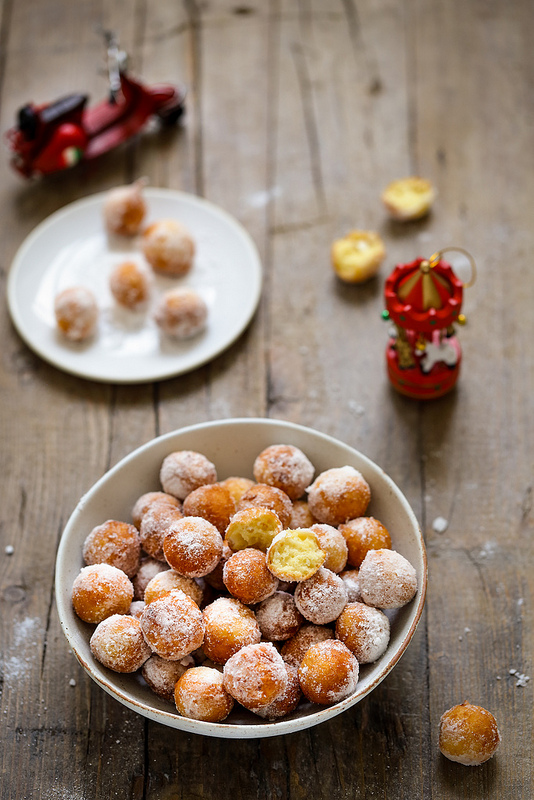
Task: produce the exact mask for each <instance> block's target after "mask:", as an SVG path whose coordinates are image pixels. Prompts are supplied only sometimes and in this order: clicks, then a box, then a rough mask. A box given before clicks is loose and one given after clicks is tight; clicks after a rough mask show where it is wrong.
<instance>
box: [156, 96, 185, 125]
mask: <svg viewBox="0 0 534 800" xmlns="http://www.w3.org/2000/svg"><path fill="white" fill-rule="evenodd" d="M184 113H185V104H184V103H183V102H180V103H177V105H175V106H170V107H167V108H162V109H161V110H160V111H158V112H157V114H158V117H159V119H160V120H161V122H162V123H163V124H164V125H176V123H177V122H178V120H180V119H181V118H182V117H183V115H184Z"/></svg>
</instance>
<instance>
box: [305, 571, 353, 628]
mask: <svg viewBox="0 0 534 800" xmlns="http://www.w3.org/2000/svg"><path fill="white" fill-rule="evenodd" d="M295 604H296V606H297V608H298V610H299V611H300V613H301V614H302V616H303V617H304V618H305V619H307V620H308V622H313V623H314V625H326V624H327V623H329V622H333V621H334V620H335V619H337V617H338V616H339V615H340V614H341V612H342V611H343V609H344V608H345V606H346V605H347V590H346V588H345V584H344V583H343V580H342V579H341V578H340V577H339V575H336V574H335V572H332V571H331V570H329V569H325V567H319V569H318V570H317V572H316V573H315V574H314V575H312V576H311V578H308V579H307V580H305V581H301V582H300V583H299V584H298V585H297V588H296V589H295Z"/></svg>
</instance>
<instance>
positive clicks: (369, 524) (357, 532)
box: [339, 517, 391, 567]
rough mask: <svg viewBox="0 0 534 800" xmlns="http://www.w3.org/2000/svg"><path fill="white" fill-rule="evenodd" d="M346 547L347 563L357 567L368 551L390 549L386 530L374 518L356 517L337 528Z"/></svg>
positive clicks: (389, 540) (389, 537) (389, 539)
mask: <svg viewBox="0 0 534 800" xmlns="http://www.w3.org/2000/svg"><path fill="white" fill-rule="evenodd" d="M339 530H340V532H341V533H342V534H343V536H344V537H345V541H346V543H347V547H348V562H349V564H350V565H351V566H352V567H359V566H360V564H361V563H362V561H363V559H364V558H365V556H366V555H367V553H368V551H369V550H382V549H391V536H390V535H389V531H388V529H387V528H386V527H385V526H384V525H382V523H381V522H379V521H378V520H377V519H375V518H374V517H357V518H356V519H349V521H348V522H345V523H344V524H342V525H340V526H339Z"/></svg>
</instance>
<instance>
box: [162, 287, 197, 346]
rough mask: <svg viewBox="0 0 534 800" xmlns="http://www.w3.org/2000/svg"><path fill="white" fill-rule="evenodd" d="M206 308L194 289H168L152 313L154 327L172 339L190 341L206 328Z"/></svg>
mask: <svg viewBox="0 0 534 800" xmlns="http://www.w3.org/2000/svg"><path fill="white" fill-rule="evenodd" d="M207 319H208V307H207V305H206V303H205V301H204V300H203V299H202V297H201V296H200V295H199V294H198V292H196V291H195V290H194V289H183V288H179V289H169V291H167V292H165V293H164V294H163V295H162V296H161V297H160V299H159V302H158V304H157V306H156V309H155V311H154V321H155V322H156V325H157V326H158V327H159V328H160V329H161V330H162V331H163V333H165V334H166V335H167V336H170V337H171V338H173V339H191V338H193V336H196V335H197V334H199V333H200V332H201V331H203V330H204V328H205V327H206V322H207Z"/></svg>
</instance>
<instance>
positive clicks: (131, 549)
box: [82, 519, 141, 578]
mask: <svg viewBox="0 0 534 800" xmlns="http://www.w3.org/2000/svg"><path fill="white" fill-rule="evenodd" d="M82 555H83V560H84V562H85V563H86V564H111V565H112V566H113V567H118V569H122V571H123V572H125V573H126V575H128V577H129V578H133V576H134V575H135V574H136V572H137V571H138V569H139V564H140V555H141V543H140V540H139V532H138V530H137V528H136V527H135V525H129V524H128V523H127V522H119V521H118V520H115V519H108V520H107V521H106V522H103V523H102V524H101V525H97V526H96V527H95V528H93V530H92V531H91V532H90V533H89V534H88V535H87V536H86V538H85V541H84V543H83V548H82Z"/></svg>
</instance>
